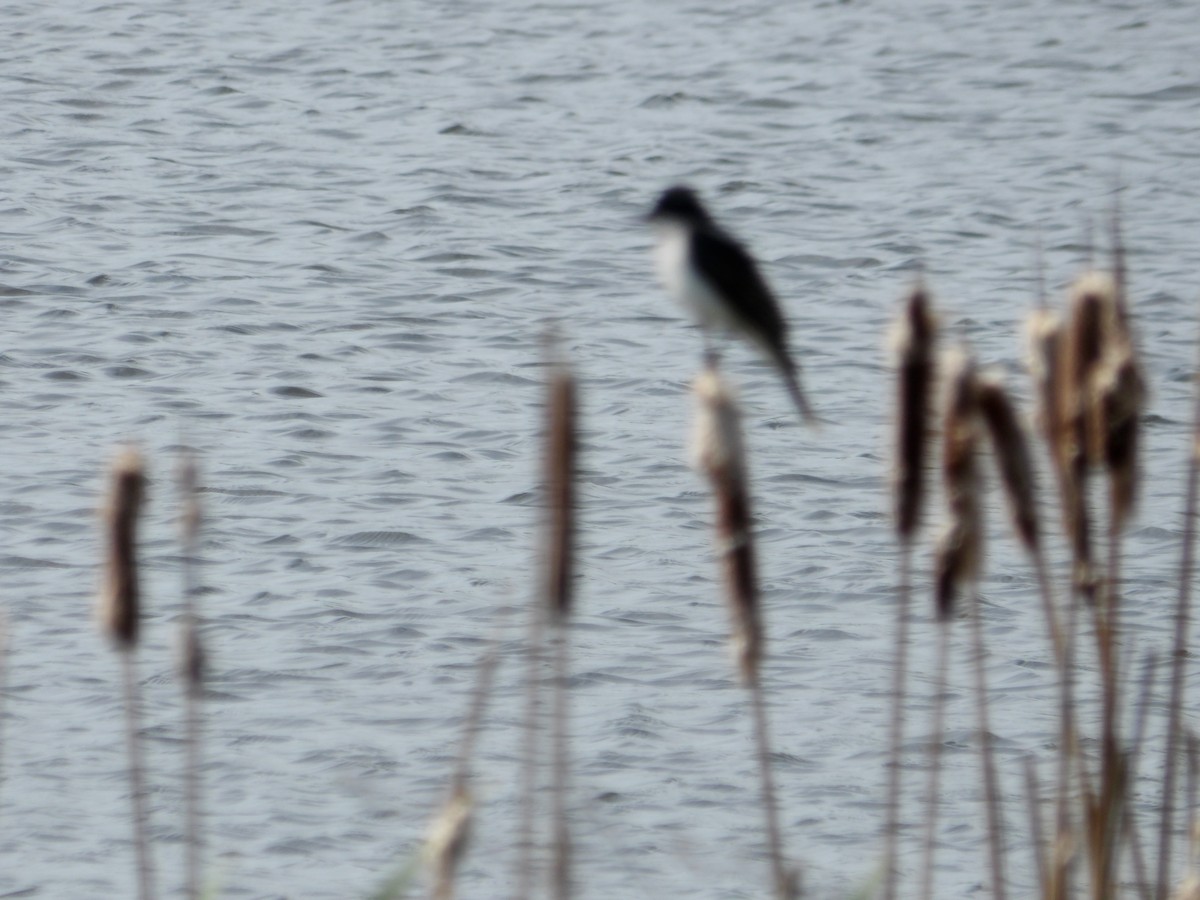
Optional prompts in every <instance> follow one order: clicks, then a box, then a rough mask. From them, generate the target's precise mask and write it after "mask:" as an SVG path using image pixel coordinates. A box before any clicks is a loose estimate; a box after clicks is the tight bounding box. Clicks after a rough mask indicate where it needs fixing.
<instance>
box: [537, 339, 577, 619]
mask: <svg viewBox="0 0 1200 900" xmlns="http://www.w3.org/2000/svg"><path fill="white" fill-rule="evenodd" d="M575 416H576V401H575V379H574V377H573V376H572V375H571V372H570V370H569V369H568V368H567V366H566V365H565V364H564V363H561V362H558V363H554V364H553V369H552V374H551V376H550V384H549V397H548V400H547V416H546V448H545V485H546V508H547V519H546V598H547V601H548V603H549V609H550V613H551V616H552V618H553V619H554V621H557V622H560V623H561V622H563V621H565V620H566V618H567V616H568V615H569V614H570V612H571V604H572V599H573V591H572V588H573V584H572V578H573V576H574V566H575V464H576V455H577V449H578V448H577V443H576V435H575Z"/></svg>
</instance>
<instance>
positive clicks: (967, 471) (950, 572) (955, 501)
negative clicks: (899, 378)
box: [936, 350, 983, 620]
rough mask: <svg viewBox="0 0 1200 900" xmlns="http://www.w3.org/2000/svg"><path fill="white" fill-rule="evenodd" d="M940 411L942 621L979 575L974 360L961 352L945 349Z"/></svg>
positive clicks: (939, 590)
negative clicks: (944, 510) (944, 512)
mask: <svg viewBox="0 0 1200 900" xmlns="http://www.w3.org/2000/svg"><path fill="white" fill-rule="evenodd" d="M944 371H945V372H946V378H947V380H946V399H945V412H944V415H943V422H942V483H943V485H944V487H945V494H946V504H947V507H948V510H949V527H948V528H947V530H946V532H945V533H944V535H943V537H942V540H941V542H940V544H939V548H938V554H937V555H938V561H937V564H936V565H937V570H938V575H937V583H938V584H937V597H936V600H937V614H938V618H939V619H941V620H945V619H948V618H950V617H951V616H952V615H953V613H954V601H955V598H956V596H957V592H958V590H959V589H960V588H961V587H962V586H963V585H964V583H969V582H974V581H975V580H976V579H977V578H978V577H979V569H980V566H981V565H982V562H983V525H982V513H981V510H980V505H979V496H980V486H979V466H978V464H977V460H976V455H977V454H976V450H977V448H978V444H979V417H978V405H977V404H978V398H977V393H978V391H977V378H976V375H975V364H974V362H973V361H972V360H971V358H970V357H969V356H968V355H967V354H966V353H965V352H963V351H961V350H956V351H953V352H952V353H950V354H948V356H947V359H946V360H945V363H944Z"/></svg>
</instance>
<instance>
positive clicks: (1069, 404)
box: [1062, 272, 1117, 463]
mask: <svg viewBox="0 0 1200 900" xmlns="http://www.w3.org/2000/svg"><path fill="white" fill-rule="evenodd" d="M1116 296H1117V288H1116V282H1115V281H1113V278H1112V276H1111V275H1109V274H1107V273H1105V272H1085V273H1084V274H1083V275H1081V276H1080V277H1079V278H1078V279H1076V281H1075V283H1074V284H1073V285H1072V286H1071V293H1070V297H1069V299H1068V314H1067V328H1066V335H1065V337H1066V340H1065V342H1064V346H1063V351H1064V352H1063V357H1062V364H1063V366H1064V372H1063V383H1062V390H1063V391H1064V395H1063V402H1062V408H1063V410H1064V418H1065V420H1066V424H1067V427H1068V428H1069V429H1071V431H1072V432H1073V433H1074V434H1073V437H1074V440H1075V441H1076V442H1078V445H1077V446H1076V447H1074V448H1073V452H1074V453H1083V454H1086V458H1087V460H1088V462H1090V463H1099V462H1100V461H1101V459H1102V457H1103V427H1102V416H1101V410H1100V407H1099V403H1098V400H1099V395H1098V392H1097V389H1096V382H1097V375H1098V373H1099V371H1100V366H1101V362H1102V361H1103V358H1104V354H1105V349H1106V344H1107V341H1108V337H1109V335H1110V334H1111V333H1112V323H1113V320H1114V317H1115V310H1116ZM1068 452H1069V453H1071V452H1072V451H1068Z"/></svg>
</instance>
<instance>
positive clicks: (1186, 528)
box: [1154, 376, 1200, 900]
mask: <svg viewBox="0 0 1200 900" xmlns="http://www.w3.org/2000/svg"><path fill="white" fill-rule="evenodd" d="M1193 379H1194V380H1195V381H1196V387H1195V388H1194V390H1195V392H1196V393H1195V398H1194V400H1193V413H1192V441H1191V448H1190V453H1189V454H1188V470H1187V488H1186V491H1185V501H1184V511H1183V551H1182V554H1181V557H1180V561H1179V596H1178V598H1177V600H1176V603H1175V641H1174V645H1173V646H1172V649H1171V689H1170V697H1169V699H1168V700H1167V746H1166V751H1165V759H1164V762H1163V795H1162V806H1161V812H1160V818H1159V824H1158V873H1157V878H1156V880H1155V885H1156V887H1155V893H1154V896H1155V897H1156V898H1159V900H1162V898H1164V897H1166V895H1167V882H1168V878H1169V876H1170V866H1171V844H1172V834H1171V832H1172V830H1173V828H1174V813H1175V769H1176V763H1177V756H1178V753H1179V746H1180V744H1179V742H1180V739H1181V736H1182V734H1183V723H1182V716H1183V705H1184V680H1185V679H1184V675H1185V668H1186V664H1187V659H1188V655H1189V654H1188V644H1189V638H1188V633H1189V630H1190V627H1191V608H1192V569H1193V560H1194V553H1195V546H1194V545H1195V539H1196V514H1197V503H1198V501H1200V496H1198V495H1200V378H1197V377H1196V376H1193Z"/></svg>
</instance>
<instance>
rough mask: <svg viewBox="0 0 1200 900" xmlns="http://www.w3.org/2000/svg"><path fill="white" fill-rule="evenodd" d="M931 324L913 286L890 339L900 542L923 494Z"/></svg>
mask: <svg viewBox="0 0 1200 900" xmlns="http://www.w3.org/2000/svg"><path fill="white" fill-rule="evenodd" d="M936 328H937V326H936V322H935V320H934V317H933V313H932V312H931V310H930V303H929V295H928V293H927V291H926V290H925V288H924V286H923V285H920V284H918V285H917V286H916V287H915V288H914V289H913V291H912V293H910V294H909V296H908V299H907V301H906V302H905V306H904V312H903V313H902V315H901V317H900V319H899V320H898V321H897V323H896V326H895V329H894V333H893V342H892V345H893V348H894V351H893V352H894V354H895V358H896V367H897V370H898V373H899V379H898V387H899V396H898V398H897V400H898V413H897V428H896V438H897V440H896V443H897V447H896V472H895V478H894V494H895V504H896V531H897V533H898V534H899V535H900V539H901V540H903V541H911V540H912V537H913V535H914V534H915V533H916V530H917V527H918V525H919V524H920V516H921V506H922V503H923V501H924V496H925V448H926V445H927V443H928V435H929V409H930V405H931V404H930V394H931V392H932V388H933V374H934V366H933V348H934V343H935V340H936Z"/></svg>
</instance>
